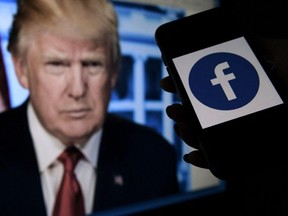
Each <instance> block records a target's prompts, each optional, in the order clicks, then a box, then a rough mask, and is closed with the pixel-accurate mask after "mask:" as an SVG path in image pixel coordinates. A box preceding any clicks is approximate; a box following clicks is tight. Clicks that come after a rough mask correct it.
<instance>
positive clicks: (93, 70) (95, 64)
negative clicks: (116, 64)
mask: <svg viewBox="0 0 288 216" xmlns="http://www.w3.org/2000/svg"><path fill="white" fill-rule="evenodd" d="M82 65H83V67H84V68H85V70H87V72H88V73H89V74H91V75H95V74H98V73H99V72H100V71H102V70H103V67H104V63H103V62H101V61H86V62H83V63H82Z"/></svg>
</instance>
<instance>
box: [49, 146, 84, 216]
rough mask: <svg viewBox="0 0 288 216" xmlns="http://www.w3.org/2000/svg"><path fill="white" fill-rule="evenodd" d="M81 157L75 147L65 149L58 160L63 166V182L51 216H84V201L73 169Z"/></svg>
mask: <svg viewBox="0 0 288 216" xmlns="http://www.w3.org/2000/svg"><path fill="white" fill-rule="evenodd" d="M81 157H83V155H82V154H81V152H80V151H79V150H78V149H77V148H75V147H69V148H67V149H66V150H65V151H64V152H63V153H62V154H61V155H60V157H59V158H58V160H59V161H61V162H62V163H63V165H64V175H63V180H62V183H61V186H60V189H59V191H58V194H57V197H56V202H55V206H54V212H53V216H84V215H85V210H84V201H83V195H82V192H81V188H80V185H79V183H78V181H77V179H76V176H75V173H74V172H73V171H74V168H75V166H76V164H77V162H78V160H79V159H80V158H81Z"/></svg>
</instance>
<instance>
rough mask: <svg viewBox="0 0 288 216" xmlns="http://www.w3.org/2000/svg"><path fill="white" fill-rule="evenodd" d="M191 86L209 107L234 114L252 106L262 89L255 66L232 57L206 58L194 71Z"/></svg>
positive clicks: (220, 54) (225, 54)
mask: <svg viewBox="0 0 288 216" xmlns="http://www.w3.org/2000/svg"><path fill="white" fill-rule="evenodd" d="M189 85H190V89H191V91H192V93H193V94H194V96H195V97H196V98H197V99H198V100H199V101H201V102H202V103H203V104H205V105H206V106H209V107H211V108H214V109H220V110H231V109H236V108H239V107H242V106H245V105H246V104H247V103H249V102H250V101H251V100H252V99H253V98H254V97H255V96H256V94H257V92H258V89H259V77H258V73H257V71H256V70H255V68H254V66H253V65H252V64H251V63H250V62H249V61H247V60H246V59H245V58H243V57H241V56H239V55H235V54H233V53H223V52H221V53H213V54H210V55H207V56H204V57H203V58H201V59H200V60H199V61H197V62H196V64H195V65H194V66H193V67H192V69H191V71H190V75H189Z"/></svg>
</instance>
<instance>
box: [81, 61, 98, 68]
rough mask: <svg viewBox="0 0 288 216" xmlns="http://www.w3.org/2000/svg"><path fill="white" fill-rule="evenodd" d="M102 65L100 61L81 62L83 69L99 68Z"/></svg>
mask: <svg viewBox="0 0 288 216" xmlns="http://www.w3.org/2000/svg"><path fill="white" fill-rule="evenodd" d="M102 65H103V63H102V62H100V61H87V62H83V66H84V67H99V66H102Z"/></svg>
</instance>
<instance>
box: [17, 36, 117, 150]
mask: <svg viewBox="0 0 288 216" xmlns="http://www.w3.org/2000/svg"><path fill="white" fill-rule="evenodd" d="M30 41H31V42H30V44H29V46H28V48H27V52H26V56H25V57H24V58H21V57H15V56H13V63H14V66H15V70H16V74H17V78H18V80H19V82H20V83H21V85H22V86H23V87H24V88H26V89H28V90H29V92H30V101H31V103H32V105H33V107H34V110H35V112H36V114H37V116H38V118H39V120H40V122H41V123H42V125H43V126H44V128H46V130H47V131H48V132H49V133H51V134H52V135H54V136H55V137H57V138H58V139H59V140H60V141H61V142H62V143H63V144H64V145H72V144H75V143H77V144H84V143H85V142H86V141H87V140H88V139H89V138H90V136H91V135H92V133H94V132H95V131H97V130H99V129H100V128H101V126H102V124H103V121H104V118H105V114H106V110H107V106H108V103H109V100H110V94H111V91H112V89H113V88H114V86H115V82H116V78H117V72H116V71H110V70H111V66H110V65H111V59H110V58H109V53H108V51H107V50H108V49H106V48H105V47H104V46H103V45H101V44H99V42H98V43H97V42H95V41H93V40H79V39H73V38H71V37H67V36H66V37H65V36H60V35H55V34H53V33H51V32H42V33H39V34H36V36H34V38H33V40H30Z"/></svg>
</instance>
